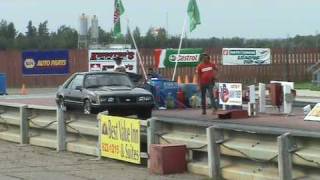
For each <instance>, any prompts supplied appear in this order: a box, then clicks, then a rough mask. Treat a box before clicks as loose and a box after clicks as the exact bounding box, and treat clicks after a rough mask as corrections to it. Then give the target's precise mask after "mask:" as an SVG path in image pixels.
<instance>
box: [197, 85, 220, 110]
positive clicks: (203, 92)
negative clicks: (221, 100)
mask: <svg viewBox="0 0 320 180" xmlns="http://www.w3.org/2000/svg"><path fill="white" fill-rule="evenodd" d="M213 86H214V83H212V84H206V85H201V87H200V90H201V107H202V112H203V113H205V112H206V93H207V91H208V93H209V98H210V102H211V107H213V108H214V109H215V110H217V109H218V108H217V105H216V101H215V99H214V97H213Z"/></svg>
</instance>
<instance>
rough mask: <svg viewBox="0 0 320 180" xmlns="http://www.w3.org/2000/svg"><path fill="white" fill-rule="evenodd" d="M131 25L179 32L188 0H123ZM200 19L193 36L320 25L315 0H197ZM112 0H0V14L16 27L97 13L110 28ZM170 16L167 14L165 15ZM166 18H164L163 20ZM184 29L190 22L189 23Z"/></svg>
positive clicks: (288, 31) (276, 34)
mask: <svg viewBox="0 0 320 180" xmlns="http://www.w3.org/2000/svg"><path fill="white" fill-rule="evenodd" d="M122 2H123V4H124V7H125V10H126V12H125V14H124V16H122V29H123V30H124V31H123V32H126V31H125V27H126V21H125V16H127V17H128V19H129V20H130V27H131V28H133V27H136V26H138V27H139V28H140V30H141V32H142V33H145V32H146V31H147V30H148V29H149V28H150V27H164V28H168V30H169V33H170V34H172V35H177V34H180V33H181V30H182V25H183V20H184V17H185V14H186V9H187V4H188V0H122ZM197 2H198V6H199V9H200V14H201V21H202V24H201V25H200V26H198V27H197V29H196V30H195V31H193V32H192V33H188V34H187V35H188V36H189V37H193V38H209V37H213V36H214V37H219V38H221V37H226V38H229V37H235V36H237V37H245V38H286V37H287V36H290V37H292V36H295V35H297V34H300V35H311V34H312V35H314V34H316V33H317V32H318V30H320V1H319V0H197ZM113 3H114V2H113V0H1V1H0V13H1V16H0V19H5V20H7V21H10V22H14V24H15V25H16V28H17V29H18V30H19V31H20V32H25V31H26V28H25V27H26V26H27V22H28V21H29V20H32V21H33V23H34V25H36V26H38V24H39V23H40V22H43V21H45V20H48V22H49V29H50V30H51V31H55V30H56V29H57V28H58V27H59V26H60V25H69V26H71V27H74V28H76V29H79V16H80V15H81V13H85V14H87V15H90V16H92V15H97V16H98V19H99V25H100V26H101V27H102V28H103V29H105V30H108V31H109V30H110V29H111V28H112V22H113ZM167 17H168V18H167ZM167 19H168V21H167ZM187 30H188V28H187Z"/></svg>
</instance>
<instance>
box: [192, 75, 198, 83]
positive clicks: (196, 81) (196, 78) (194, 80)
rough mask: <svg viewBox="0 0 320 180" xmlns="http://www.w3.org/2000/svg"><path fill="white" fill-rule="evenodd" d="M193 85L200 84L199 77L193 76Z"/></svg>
mask: <svg viewBox="0 0 320 180" xmlns="http://www.w3.org/2000/svg"><path fill="white" fill-rule="evenodd" d="M192 83H193V84H198V77H197V75H193V80H192Z"/></svg>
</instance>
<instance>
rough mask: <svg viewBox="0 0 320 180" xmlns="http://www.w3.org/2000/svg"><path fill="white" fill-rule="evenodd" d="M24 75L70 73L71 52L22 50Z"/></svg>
mask: <svg viewBox="0 0 320 180" xmlns="http://www.w3.org/2000/svg"><path fill="white" fill-rule="evenodd" d="M22 73H23V75H52V74H68V73H69V52H68V51H67V50H65V51H24V52H22Z"/></svg>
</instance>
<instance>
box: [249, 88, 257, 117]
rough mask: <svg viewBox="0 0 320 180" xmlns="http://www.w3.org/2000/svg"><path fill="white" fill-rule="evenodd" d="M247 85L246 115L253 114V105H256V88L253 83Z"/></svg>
mask: <svg viewBox="0 0 320 180" xmlns="http://www.w3.org/2000/svg"><path fill="white" fill-rule="evenodd" d="M248 87H249V103H248V115H249V116H255V115H256V112H255V105H256V88H255V85H250V86H248Z"/></svg>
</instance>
